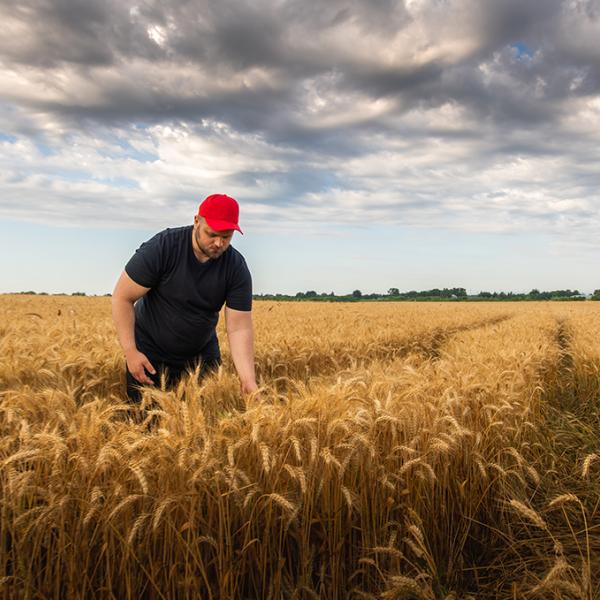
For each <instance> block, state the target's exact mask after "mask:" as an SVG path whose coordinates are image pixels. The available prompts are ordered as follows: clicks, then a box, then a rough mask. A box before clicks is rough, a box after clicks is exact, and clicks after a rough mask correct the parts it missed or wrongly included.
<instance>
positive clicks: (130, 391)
mask: <svg viewBox="0 0 600 600" xmlns="http://www.w3.org/2000/svg"><path fill="white" fill-rule="evenodd" d="M151 362H152V366H153V367H154V368H155V369H156V373H155V374H154V375H153V374H152V373H148V372H147V371H146V373H147V375H148V377H150V379H152V381H153V382H154V385H155V386H157V387H159V386H160V384H161V379H162V375H163V374H164V377H165V383H166V387H167V388H172V387H174V386H176V385H177V384H178V383H179V380H180V379H181V378H182V377H183V376H184V375H185V374H186V373H187V372H188V370H190V369H192V370H193V369H194V368H195V367H196V365H197V364H198V362H200V379H202V378H203V377H205V376H206V375H207V374H209V373H211V372H213V371H216V370H217V369H218V368H219V365H220V364H221V357H220V356H214V357H207V358H200V359H199V360H197V361H192V362H190V363H188V364H187V365H185V366H182V367H177V366H172V365H167V364H165V363H160V362H157V361H153V360H151ZM125 377H126V381H127V398H128V399H129V401H130V402H135V403H139V402H140V401H141V399H142V394H141V392H140V385H141V384H140V382H139V381H137V380H136V379H134V377H133V375H132V374H131V373H130V372H129V369H127V368H125Z"/></svg>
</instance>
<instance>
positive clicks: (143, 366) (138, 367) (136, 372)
mask: <svg viewBox="0 0 600 600" xmlns="http://www.w3.org/2000/svg"><path fill="white" fill-rule="evenodd" d="M125 360H126V361H127V369H129V372H130V373H131V374H132V375H133V377H134V379H135V380H136V381H139V382H140V383H143V384H146V385H153V384H154V382H153V381H152V379H150V377H148V375H147V374H146V371H148V372H149V373H152V375H154V374H155V373H156V370H155V369H154V367H153V366H152V363H151V362H150V361H149V360H148V357H147V356H146V355H145V354H143V353H142V352H140V351H139V350H137V349H136V348H134V349H133V350H129V351H128V352H126V353H125Z"/></svg>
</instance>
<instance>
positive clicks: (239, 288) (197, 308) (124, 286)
mask: <svg viewBox="0 0 600 600" xmlns="http://www.w3.org/2000/svg"><path fill="white" fill-rule="evenodd" d="M238 218H239V206H238V203H237V202H236V201H235V200H234V199H233V198H231V197H229V196H226V195H224V194H213V195H212V196H208V197H207V198H206V199H205V200H204V201H203V202H202V204H200V207H199V208H198V214H196V215H195V216H194V224H193V225H188V226H186V227H178V228H175V229H165V230H164V231H161V232H160V233H158V234H157V235H155V236H154V237H153V238H151V239H150V240H148V241H147V242H145V243H143V244H142V245H141V246H140V247H139V248H138V249H137V250H136V252H135V254H134V255H133V256H132V257H131V259H130V260H129V262H128V263H127V265H126V266H125V270H124V271H123V273H121V276H120V278H119V280H118V281H117V284H116V286H115V289H114V291H113V295H112V313H113V320H114V323H115V327H116V329H117V334H118V336H119V341H120V343H121V346H122V348H123V351H124V353H125V359H126V361H127V373H126V376H127V395H128V397H129V398H130V399H131V400H132V401H139V400H140V391H139V386H140V385H152V384H159V383H160V375H161V373H165V374H166V376H167V384H169V385H172V384H173V383H175V382H176V381H177V380H178V379H179V378H180V377H181V376H182V375H183V374H184V373H185V371H186V370H187V369H188V368H194V367H195V366H196V365H197V364H200V365H201V373H202V374H205V373H206V372H207V371H209V370H211V369H214V368H216V367H217V366H218V365H219V364H220V362H221V354H220V351H219V342H218V339H217V335H216V331H215V328H216V325H217V321H218V319H219V311H220V310H221V308H222V306H223V304H225V325H226V328H227V337H228V339H229V346H230V349H231V356H232V359H233V363H234V365H235V368H236V370H237V373H238V376H239V378H240V384H241V388H242V391H243V392H244V393H251V392H254V391H256V390H257V389H258V386H257V384H256V377H255V372H254V340H253V330H252V313H251V309H252V279H251V276H250V271H249V270H248V267H247V266H246V261H245V260H244V258H243V257H242V255H241V254H240V253H239V252H238V251H237V250H235V249H234V248H233V247H232V246H230V243H231V239H232V237H233V234H234V231H239V232H240V233H242V230H241V229H240V227H239V225H238Z"/></svg>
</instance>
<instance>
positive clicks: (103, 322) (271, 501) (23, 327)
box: [0, 295, 600, 600]
mask: <svg viewBox="0 0 600 600" xmlns="http://www.w3.org/2000/svg"><path fill="white" fill-rule="evenodd" d="M254 315H255V317H254V320H255V333H256V367H257V374H258V377H259V382H260V384H261V392H260V394H258V395H256V396H253V397H249V398H246V397H243V396H242V395H241V393H240V391H239V384H238V381H237V378H236V377H235V374H234V372H233V368H232V366H231V362H230V360H229V356H228V351H227V346H226V343H225V339H226V336H225V335H224V334H225V332H224V330H223V329H222V325H220V326H219V327H220V328H219V334H220V338H221V340H222V352H223V358H224V362H223V366H222V367H221V369H220V370H219V372H217V373H215V374H214V375H211V376H210V377H209V378H207V379H205V380H203V381H201V382H198V381H197V378H196V377H194V374H193V373H192V374H190V375H189V376H188V378H187V379H185V380H182V382H181V383H180V384H179V385H178V387H176V388H175V389H172V390H164V389H159V388H147V389H145V390H144V393H143V403H142V405H141V407H135V406H131V405H129V404H127V403H126V401H125V393H124V359H123V356H122V354H121V352H120V349H119V346H118V343H117V339H116V335H115V332H114V329H113V326H112V322H111V318H110V300H109V299H108V298H85V297H67V296H55V297H35V296H10V295H5V296H0V428H1V437H0V470H1V473H0V478H1V479H0V481H1V502H2V504H1V516H0V522H1V531H0V597H1V598H11V599H12V598H44V599H45V598H56V599H70V598H81V599H83V598H86V599H88V598H99V599H105V598H106V599H118V600H120V599H125V598H127V599H129V598H132V599H134V598H135V599H137V598H149V599H155V598H156V599H166V598H169V599H171V598H176V599H179V598H182V599H187V598H190V599H191V598H211V599H229V598H271V599H278V598H298V599H300V598H332V599H334V598H335V599H337V598H340V599H341V598H356V599H360V598H382V599H401V598H407V599H427V600H430V599H431V600H432V599H438V598H439V599H448V600H449V599H456V600H458V599H460V598H465V599H466V598H500V599H509V598H513V599H514V598H556V599H562V598H582V599H586V600H588V599H593V598H600V303H593V302H577V303H569V302H556V303H552V302H547V303H477V304H466V303H440V304H437V303H431V304H430V303H423V304H417V303H355V304H324V303H307V302H304V303H275V302H256V303H255V308H254Z"/></svg>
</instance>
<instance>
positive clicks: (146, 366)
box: [112, 271, 156, 384]
mask: <svg viewBox="0 0 600 600" xmlns="http://www.w3.org/2000/svg"><path fill="white" fill-rule="evenodd" d="M149 289H150V288H146V287H143V286H141V285H139V284H137V283H136V282H135V281H133V279H131V277H129V275H127V273H126V272H125V271H123V272H122V273H121V276H120V277H119V280H118V281H117V284H116V285H115V289H114V290H113V294H112V315H113V321H114V323H115V328H116V330H117V335H118V336H119V342H120V343H121V347H122V348H123V352H124V353H125V360H126V361H127V368H128V369H129V372H130V373H131V374H132V375H133V376H134V378H135V379H136V380H137V381H139V382H140V383H145V384H152V383H153V382H152V380H151V379H150V377H148V375H147V374H146V370H147V371H149V372H150V373H152V374H154V373H155V372H156V371H155V370H154V367H153V366H152V364H151V363H150V361H149V360H148V357H147V356H146V355H145V354H143V353H142V352H139V351H138V349H137V347H136V345H135V335H134V326H135V312H134V309H133V305H134V303H135V302H136V301H137V300H139V299H140V298H141V297H142V296H144V295H145V294H146V293H148V291H149Z"/></svg>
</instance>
